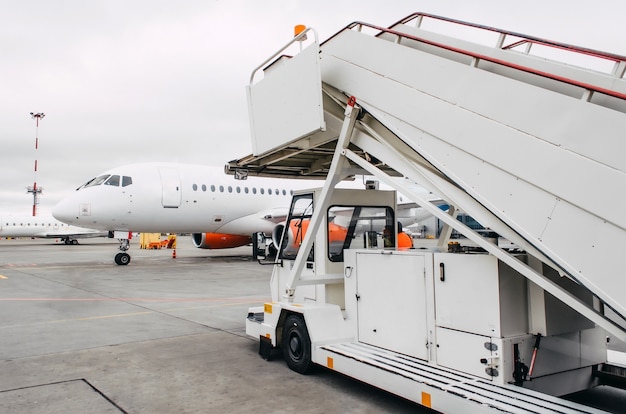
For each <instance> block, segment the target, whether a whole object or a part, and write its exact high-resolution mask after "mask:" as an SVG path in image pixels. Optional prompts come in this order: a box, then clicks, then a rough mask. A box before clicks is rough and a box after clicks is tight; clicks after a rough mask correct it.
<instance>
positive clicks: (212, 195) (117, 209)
mask: <svg viewBox="0 0 626 414" xmlns="http://www.w3.org/2000/svg"><path fill="white" fill-rule="evenodd" d="M322 185H323V182H322V181H319V180H318V181H312V180H289V179H279V178H260V177H249V178H247V179H246V180H236V179H235V178H234V177H233V176H229V175H226V174H225V173H224V171H223V169H222V168H219V167H207V166H201V165H189V164H173V163H147V164H132V165H127V166H122V167H117V168H113V169H111V170H108V171H106V172H104V173H102V174H99V175H98V176H97V177H95V178H93V179H91V180H89V181H87V182H86V183H85V184H83V185H81V186H80V187H78V189H77V190H76V192H74V193H73V194H72V195H70V196H68V197H67V198H65V199H64V200H62V201H61V202H59V203H58V204H57V205H56V206H55V207H54V209H53V211H52V214H53V215H54V217H56V218H57V219H59V220H60V221H62V222H65V223H68V224H73V225H80V226H87V227H89V228H95V229H100V230H106V231H108V232H109V234H110V235H111V237H115V238H117V239H119V240H120V247H119V250H120V252H119V253H117V255H116V256H115V262H116V263H117V264H119V265H126V264H128V263H129V262H130V255H129V254H128V253H126V251H127V250H128V248H129V239H130V234H132V232H159V233H191V234H192V240H193V243H194V245H195V246H196V247H198V248H205V249H223V248H232V247H239V246H244V245H247V244H250V243H251V242H252V235H253V234H254V233H264V234H273V237H272V238H273V240H274V243H276V240H278V239H277V235H279V234H282V228H283V227H282V226H283V225H282V224H281V223H282V222H283V221H284V220H285V218H286V216H287V213H288V209H289V204H290V202H291V194H292V191H293V190H295V189H303V188H312V187H320V186H322ZM350 186H352V187H355V186H356V185H355V183H351V184H350ZM412 207H414V206H412ZM403 224H404V225H406V224H405V223H403ZM276 246H277V244H276Z"/></svg>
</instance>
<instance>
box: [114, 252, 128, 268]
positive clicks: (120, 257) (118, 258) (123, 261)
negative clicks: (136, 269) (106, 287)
mask: <svg viewBox="0 0 626 414" xmlns="http://www.w3.org/2000/svg"><path fill="white" fill-rule="evenodd" d="M115 263H117V264H118V265H120V266H126V265H127V264H129V263H130V255H129V254H128V253H118V254H116V255H115Z"/></svg>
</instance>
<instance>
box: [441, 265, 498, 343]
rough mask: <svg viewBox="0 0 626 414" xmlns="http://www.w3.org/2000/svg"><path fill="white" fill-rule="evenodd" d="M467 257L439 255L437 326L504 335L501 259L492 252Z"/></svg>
mask: <svg viewBox="0 0 626 414" xmlns="http://www.w3.org/2000/svg"><path fill="white" fill-rule="evenodd" d="M467 259H468V257H467V256H465V255H454V254H436V255H435V260H434V268H435V269H434V272H433V273H434V279H435V305H436V308H435V309H436V310H435V318H436V323H437V326H442V327H446V328H451V329H456V330H460V331H465V332H472V333H475V334H479V335H485V336H494V337H500V336H501V327H500V296H499V283H498V267H497V266H498V259H496V258H495V257H493V256H490V255H475V256H472V260H467ZM441 265H443V268H442V267H441ZM442 278H443V279H444V280H441V279H442Z"/></svg>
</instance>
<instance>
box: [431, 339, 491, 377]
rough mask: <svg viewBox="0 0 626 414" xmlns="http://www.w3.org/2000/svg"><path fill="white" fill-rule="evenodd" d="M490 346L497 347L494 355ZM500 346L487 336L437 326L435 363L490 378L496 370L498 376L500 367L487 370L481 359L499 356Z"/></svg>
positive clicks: (488, 359)
mask: <svg viewBox="0 0 626 414" xmlns="http://www.w3.org/2000/svg"><path fill="white" fill-rule="evenodd" d="M491 344H493V345H491ZM490 347H498V350H497V351H496V352H495V353H494V354H495V355H492V352H491V350H490ZM501 347H502V344H501V342H496V343H494V342H493V341H492V339H491V338H489V337H488V336H481V335H473V334H469V333H467V332H460V331H455V330H452V329H446V328H440V327H437V364H439V365H442V366H444V367H449V368H454V369H456V370H459V371H462V372H465V373H468V374H472V375H476V376H477V377H480V378H484V379H488V380H492V379H493V378H494V377H493V376H492V375H490V374H491V373H496V372H497V374H498V376H500V371H501V369H498V368H499V367H498V368H495V371H491V370H489V371H488V370H487V365H486V364H484V363H482V362H481V360H483V361H484V360H487V361H491V358H493V357H499V355H500V352H499V351H500V348H501Z"/></svg>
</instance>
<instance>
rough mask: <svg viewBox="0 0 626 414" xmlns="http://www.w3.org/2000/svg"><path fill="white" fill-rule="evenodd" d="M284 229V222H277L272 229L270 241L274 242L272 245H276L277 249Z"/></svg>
mask: <svg viewBox="0 0 626 414" xmlns="http://www.w3.org/2000/svg"><path fill="white" fill-rule="evenodd" d="M284 230H285V222H282V223H279V224H277V225H276V227H274V229H273V230H272V243H274V246H276V248H277V249H278V246H280V239H282V237H283V231H284Z"/></svg>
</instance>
